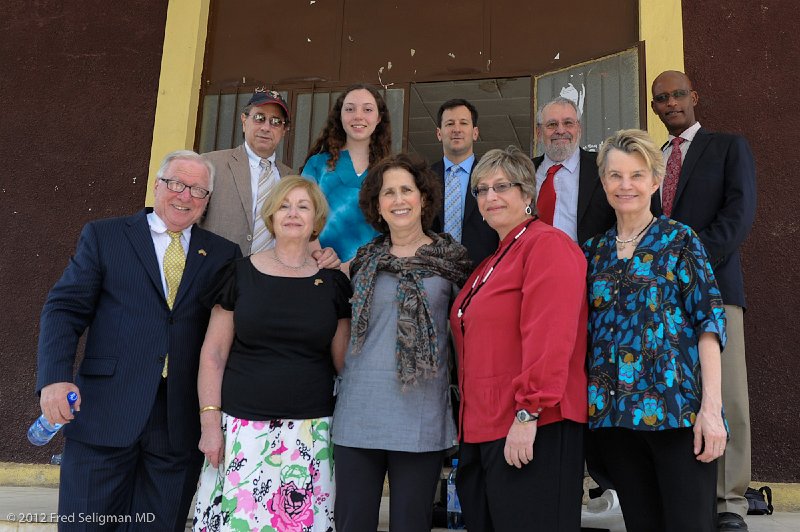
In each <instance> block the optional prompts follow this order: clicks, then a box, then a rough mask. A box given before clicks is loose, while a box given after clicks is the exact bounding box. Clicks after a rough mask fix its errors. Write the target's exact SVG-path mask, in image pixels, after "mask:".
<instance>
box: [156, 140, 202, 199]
mask: <svg viewBox="0 0 800 532" xmlns="http://www.w3.org/2000/svg"><path fill="white" fill-rule="evenodd" d="M175 160H182V161H194V162H196V163H200V164H202V165H203V166H205V167H206V171H207V172H208V191H209V192H213V191H214V165H213V164H211V162H210V161H209V160H208V159H206V158H205V157H203V156H202V155H200V154H199V153H197V152H193V151H192V150H175V151H173V152H169V153H168V154H167V155H166V156H165V157H164V159H163V160H162V161H161V166H159V167H158V172H156V179H161V178H162V177H164V173H165V172H166V171H167V167H169V165H170V164H171V163H172V161H175Z"/></svg>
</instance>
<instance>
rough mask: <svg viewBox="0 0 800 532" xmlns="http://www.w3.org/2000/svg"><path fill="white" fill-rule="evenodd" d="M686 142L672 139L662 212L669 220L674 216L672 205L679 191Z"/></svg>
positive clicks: (662, 197)
mask: <svg viewBox="0 0 800 532" xmlns="http://www.w3.org/2000/svg"><path fill="white" fill-rule="evenodd" d="M684 140H686V139H683V138H681V137H675V138H674V139H672V151H671V152H670V154H669V159H667V172H666V174H665V175H664V185H663V186H662V188H661V210H662V211H663V212H664V216H666V217H667V218H669V217H670V216H671V215H672V204H673V203H675V193H676V192H677V191H678V179H679V178H680V177H681V143H682V142H683V141H684Z"/></svg>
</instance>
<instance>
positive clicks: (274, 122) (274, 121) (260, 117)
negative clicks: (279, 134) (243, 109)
mask: <svg viewBox="0 0 800 532" xmlns="http://www.w3.org/2000/svg"><path fill="white" fill-rule="evenodd" d="M246 114H247V116H249V117H250V118H252V119H253V122H255V123H256V124H258V125H259V126H263V125H264V124H266V123H267V122H269V125H270V126H272V127H281V126H285V127H289V120H287V119H285V118H278V117H277V116H271V117H269V120H267V115H265V114H264V113H253V114H252V115H251V114H250V113H246Z"/></svg>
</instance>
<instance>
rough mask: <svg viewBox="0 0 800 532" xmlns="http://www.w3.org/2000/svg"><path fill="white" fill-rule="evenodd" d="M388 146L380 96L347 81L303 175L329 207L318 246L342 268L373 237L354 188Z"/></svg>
mask: <svg viewBox="0 0 800 532" xmlns="http://www.w3.org/2000/svg"><path fill="white" fill-rule="evenodd" d="M391 145H392V134H391V121H390V118H389V109H388V108H387V107H386V102H385V101H384V99H383V96H382V95H381V93H380V92H379V91H378V89H376V88H375V87H373V86H372V85H364V84H358V85H351V86H350V87H348V88H347V89H346V90H345V91H344V92H343V93H342V95H341V96H339V98H338V99H337V100H336V103H335V104H334V105H333V107H332V108H331V111H330V113H329V114H328V122H327V123H326V125H325V128H324V129H323V130H322V133H320V135H319V137H318V138H317V140H316V141H315V142H314V145H313V146H312V147H311V150H309V154H308V157H307V158H306V162H305V164H304V168H303V176H305V177H307V178H310V179H313V180H314V181H316V182H317V183H318V184H319V186H320V188H322V191H323V192H324V193H325V196H326V198H327V199H328V203H329V204H330V206H331V213H330V217H329V219H328V224H327V225H326V227H325V230H324V231H323V232H322V234H321V235H320V244H321V245H322V247H328V246H330V247H333V249H334V250H335V251H336V253H337V254H338V255H339V258H340V259H341V260H342V262H344V263H346V266H349V261H350V260H351V259H352V258H353V257H354V256H355V254H356V250H357V249H358V248H359V247H360V246H361V245H363V244H366V243H367V242H369V241H370V240H371V239H372V238H373V237H375V236H376V235H377V233H376V232H375V230H374V229H373V228H372V227H371V226H370V224H368V223H367V221H366V220H365V219H364V216H363V214H362V213H361V211H360V210H359V208H358V192H359V190H360V189H361V183H362V182H363V181H364V177H365V176H366V175H367V170H368V169H369V168H370V167H372V166H373V165H375V164H376V163H377V162H378V161H380V160H381V159H383V158H384V157H386V156H388V155H389V154H390V153H391ZM345 271H347V270H345Z"/></svg>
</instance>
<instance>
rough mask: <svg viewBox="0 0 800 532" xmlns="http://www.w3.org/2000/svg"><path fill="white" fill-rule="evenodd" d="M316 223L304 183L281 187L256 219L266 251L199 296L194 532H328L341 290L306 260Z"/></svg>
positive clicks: (341, 348)
mask: <svg viewBox="0 0 800 532" xmlns="http://www.w3.org/2000/svg"><path fill="white" fill-rule="evenodd" d="M327 212H328V206H327V203H326V202H325V198H324V196H323V195H322V192H321V191H320V190H319V187H318V186H317V185H316V184H315V183H313V182H311V181H307V180H305V179H303V178H301V177H297V176H291V177H284V178H283V179H281V180H280V182H279V183H278V184H277V185H276V186H275V188H274V189H273V190H272V191H271V192H270V195H269V196H268V197H267V199H266V201H265V203H264V208H263V211H262V213H261V214H262V216H263V217H264V221H265V224H266V226H267V229H268V230H269V231H270V232H271V233H272V234H273V235H274V236H275V247H274V248H273V249H267V250H264V251H261V252H259V253H256V254H254V255H251V256H250V257H245V258H244V259H240V260H238V261H234V262H233V263H232V264H231V265H230V266H229V267H228V268H226V269H225V270H224V271H223V272H221V275H220V278H219V281H218V283H217V285H216V286H215V288H214V289H213V290H212V291H211V292H210V293H209V294H208V296H207V303H208V304H209V306H213V309H212V311H211V320H210V322H209V326H208V332H207V334H206V339H205V342H204V344H203V348H202V351H201V353H200V373H199V376H198V395H199V398H200V405H201V408H200V420H201V426H202V435H201V438H200V445H199V447H200V450H201V451H202V452H203V453H204V454H205V457H206V462H205V465H204V466H203V473H202V475H201V477H200V486H199V488H198V497H197V506H196V508H195V517H194V528H195V529H196V530H206V529H208V530H218V529H220V527H223V528H227V527H234V528H235V527H236V526H242V527H245V526H246V527H247V528H248V529H252V528H258V529H262V528H265V527H266V528H267V529H269V527H272V528H274V529H276V530H314V531H316V530H322V531H327V530H329V529H330V528H331V527H332V526H333V524H332V523H333V499H334V497H333V495H334V487H333V474H332V473H333V461H332V458H333V457H332V453H331V443H330V423H331V415H332V414H333V380H334V376H335V372H336V369H337V368H340V367H341V364H342V362H343V360H344V353H345V349H346V346H347V339H348V337H349V334H350V304H349V302H348V300H349V298H350V295H351V289H350V283H349V281H348V280H347V277H345V275H344V274H343V273H342V272H340V271H339V270H320V269H318V268H317V263H316V261H315V260H314V259H313V258H312V257H311V254H310V250H309V245H308V243H309V241H311V240H314V239H316V238H317V236H319V233H320V231H321V230H322V227H323V226H324V224H325V219H326V216H327Z"/></svg>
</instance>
